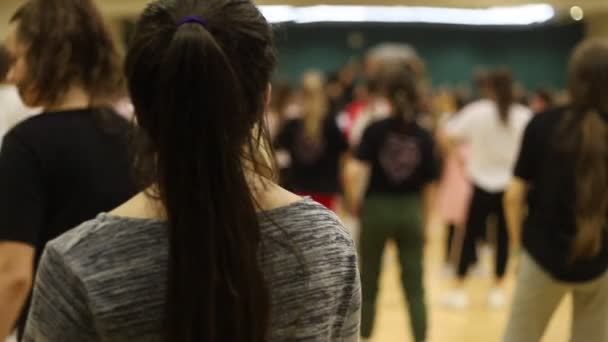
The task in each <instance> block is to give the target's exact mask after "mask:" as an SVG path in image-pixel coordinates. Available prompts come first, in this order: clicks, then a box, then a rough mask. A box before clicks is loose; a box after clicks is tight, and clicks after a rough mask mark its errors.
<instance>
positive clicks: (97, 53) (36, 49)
mask: <svg viewBox="0 0 608 342" xmlns="http://www.w3.org/2000/svg"><path fill="white" fill-rule="evenodd" d="M11 23H14V24H15V25H16V27H17V29H16V40H17V42H18V44H20V45H22V46H23V47H24V48H25V56H24V58H25V69H26V70H25V73H24V75H23V78H22V79H19V80H17V81H18V86H19V88H20V91H21V94H22V95H23V97H24V100H25V101H26V102H27V104H28V105H35V106H50V105H56V104H57V103H58V102H60V101H62V100H63V97H64V95H65V94H66V92H67V91H68V90H69V89H70V87H72V86H74V85H77V86H81V87H83V88H84V90H85V91H86V92H87V93H88V95H89V96H90V100H91V102H92V103H93V104H95V103H96V102H97V101H101V100H103V99H106V98H108V97H111V96H112V95H114V94H115V93H116V92H118V91H120V89H121V87H122V85H123V82H122V80H123V77H122V73H121V70H120V65H121V61H120V57H119V55H118V53H117V50H116V46H115V45H114V42H113V41H112V38H111V36H110V33H109V30H108V29H107V27H106V26H105V24H104V22H103V18H102V16H101V14H100V13H99V11H98V9H97V8H96V6H95V4H94V3H93V0H52V1H49V0H30V1H28V2H26V3H25V5H23V6H22V7H21V8H20V9H19V10H18V11H17V12H16V13H15V14H14V15H13V18H12V19H11Z"/></svg>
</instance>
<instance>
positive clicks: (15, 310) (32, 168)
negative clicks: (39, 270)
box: [0, 0, 136, 340]
mask: <svg viewBox="0 0 608 342" xmlns="http://www.w3.org/2000/svg"><path fill="white" fill-rule="evenodd" d="M6 47H7V50H8V51H9V53H10V55H11V62H12V63H11V68H10V70H9V72H8V76H7V78H8V80H9V81H10V82H11V83H14V84H16V85H17V86H18V88H19V92H20V95H21V97H22V99H23V101H24V103H25V104H27V105H29V106H33V107H42V108H43V109H44V112H43V113H42V114H40V115H38V116H35V117H32V118H30V119H28V120H25V121H24V122H22V123H20V124H19V125H17V126H16V127H14V128H13V129H11V130H10V131H9V132H8V133H7V135H6V137H5V139H4V142H3V145H2V150H1V152H0V279H1V281H0V301H1V303H0V340H4V338H5V337H6V335H7V334H8V333H10V330H11V329H12V328H13V327H14V323H15V320H16V318H17V316H18V314H19V311H20V310H21V309H22V307H23V305H24V302H25V301H26V299H27V297H28V294H29V292H30V287H31V282H32V279H33V275H34V270H35V268H36V264H37V262H38V260H39V258H40V255H41V252H42V249H43V247H44V246H45V244H46V242H47V241H49V240H51V239H53V238H55V237H57V236H59V235H60V234H61V233H63V232H65V231H66V230H68V229H70V228H72V227H75V226H76V225H77V224H79V223H81V222H83V221H85V220H88V219H93V218H94V217H95V215H97V214H98V213H100V212H102V211H107V210H111V209H113V208H114V207H116V206H118V205H120V204H121V203H122V202H124V201H126V200H127V199H129V198H130V197H131V196H132V195H134V194H135V193H136V187H135V186H134V184H133V182H132V180H131V178H130V164H131V162H130V158H129V155H128V152H127V151H128V148H127V136H128V133H129V130H130V128H129V127H130V125H129V123H128V122H126V121H125V120H123V119H121V118H120V117H118V116H117V115H116V114H115V113H113V112H112V111H111V110H105V109H102V108H101V107H98V105H99V106H100V105H102V104H103V103H104V102H106V101H108V99H110V98H112V96H113V95H114V94H115V92H116V93H118V92H119V90H120V87H121V86H122V82H123V77H122V76H121V72H120V58H119V56H118V53H117V50H116V48H115V46H114V44H113V42H112V40H111V38H110V34H109V31H108V30H107V29H106V28H105V26H104V24H103V21H102V18H101V15H100V13H99V12H98V10H97V9H96V8H95V5H94V4H93V2H92V1H90V0H85V1H75V0H57V1H35V0H32V1H28V2H26V3H25V4H24V5H23V6H22V7H21V8H20V9H19V10H18V11H17V12H16V13H15V15H14V16H13V18H12V20H11V22H10V26H9V32H8V37H7V40H6ZM25 311H26V310H23V312H24V313H23V315H22V317H21V319H20V323H19V328H20V329H22V328H23V326H22V325H23V323H24V318H25Z"/></svg>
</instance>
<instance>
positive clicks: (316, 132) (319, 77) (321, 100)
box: [301, 71, 328, 140]
mask: <svg viewBox="0 0 608 342" xmlns="http://www.w3.org/2000/svg"><path fill="white" fill-rule="evenodd" d="M301 90H302V94H301V97H302V114H303V115H304V130H305V132H306V135H307V136H308V137H310V138H312V139H315V140H319V139H321V134H322V130H323V120H324V119H325V116H326V114H327V110H328V98H327V95H326V92H325V77H324V76H323V74H322V73H321V72H319V71H308V72H306V73H305V74H304V75H303V76H302V84H301Z"/></svg>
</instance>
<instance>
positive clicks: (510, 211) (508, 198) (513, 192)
mask: <svg viewBox="0 0 608 342" xmlns="http://www.w3.org/2000/svg"><path fill="white" fill-rule="evenodd" d="M527 193H528V184H527V183H526V182H525V181H523V180H522V179H520V178H514V179H513V180H512V181H511V184H509V187H508V188H507V192H506V193H505V198H504V207H505V216H506V220H507V227H508V228H509V235H510V238H511V244H512V245H513V248H514V249H515V250H519V248H520V247H521V231H522V223H523V220H524V210H525V199H526V195H527Z"/></svg>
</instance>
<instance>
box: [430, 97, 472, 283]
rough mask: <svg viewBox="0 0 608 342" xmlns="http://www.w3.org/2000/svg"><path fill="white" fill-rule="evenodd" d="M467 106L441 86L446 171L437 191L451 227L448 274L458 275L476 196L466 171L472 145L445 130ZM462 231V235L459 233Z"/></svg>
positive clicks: (438, 133) (440, 127) (439, 106)
mask: <svg viewBox="0 0 608 342" xmlns="http://www.w3.org/2000/svg"><path fill="white" fill-rule="evenodd" d="M463 107H464V100H463V99H462V96H460V95H459V94H458V93H457V92H456V91H454V90H453V89H441V90H440V91H439V93H438V94H437V96H436V97H435V110H436V111H437V112H439V113H441V114H440V119H439V124H438V129H437V131H436V133H435V134H436V136H437V141H438V143H439V147H440V150H441V152H442V173H441V179H440V181H439V187H438V191H437V207H438V213H439V216H440V219H441V222H442V224H443V225H444V226H445V227H446V228H447V236H446V245H445V246H446V248H445V267H444V269H443V274H444V275H445V276H453V275H454V273H455V272H454V267H455V266H456V265H457V264H458V260H459V258H460V255H459V254H460V246H461V245H462V241H458V240H457V239H455V237H456V236H457V235H458V237H462V236H463V234H462V232H464V229H465V225H466V217H467V213H468V208H469V204H470V201H471V195H472V185H471V182H470V180H469V177H468V175H467V172H466V163H467V160H468V155H469V146H468V144H467V143H466V142H465V141H459V142H457V143H456V144H454V145H452V144H450V142H449V139H448V138H447V137H446V133H445V130H446V128H447V126H449V124H450V122H451V121H452V120H458V114H459V113H460V111H461V110H462V108H463ZM456 232H458V233H459V234H456Z"/></svg>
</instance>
